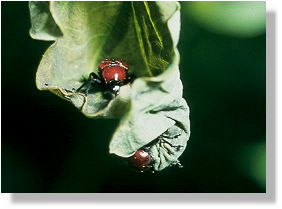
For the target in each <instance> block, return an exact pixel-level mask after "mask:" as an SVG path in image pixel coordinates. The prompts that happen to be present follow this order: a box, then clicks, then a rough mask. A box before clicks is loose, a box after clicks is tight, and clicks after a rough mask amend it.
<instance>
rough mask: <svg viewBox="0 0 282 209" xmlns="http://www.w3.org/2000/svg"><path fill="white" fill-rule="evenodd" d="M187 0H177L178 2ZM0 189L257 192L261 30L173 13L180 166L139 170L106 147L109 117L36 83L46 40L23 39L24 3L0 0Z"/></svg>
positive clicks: (261, 160) (261, 162)
mask: <svg viewBox="0 0 282 209" xmlns="http://www.w3.org/2000/svg"><path fill="white" fill-rule="evenodd" d="M189 4H191V3H182V9H183V8H184V7H186V6H189ZM1 10H2V46H1V48H2V57H1V58H2V66H1V67H2V70H1V75H2V80H1V87H2V92H1V93H2V95H1V96H2V98H1V99H2V106H1V108H2V150H1V153H2V162H1V165H2V174H1V178H2V188H1V189H2V192H11V193H14V192H265V179H264V177H265V105H266V101H265V99H266V98H265V35H264V34H263V35H258V36H254V37H249V38H246V37H244V38H239V37H237V38H236V37H234V36H230V35H220V34H216V33H212V32H209V31H208V30H206V29H205V28H204V27H201V25H200V24H198V23H197V21H195V20H194V19H193V18H190V16H189V14H187V12H186V13H185V12H183V13H182V19H181V24H182V27H181V36H180V42H179V51H180V54H181V63H180V69H181V78H182V81H183V85H184V98H185V99H186V100H187V102H188V105H189V106H190V110H191V115H190V120H191V137H190V140H189V141H188V146H187V149H186V151H185V152H184V154H183V155H182V156H181V158H180V160H181V162H182V164H183V165H184V168H182V169H179V168H177V167H172V168H167V169H166V170H164V171H162V172H159V173H155V174H152V173H138V172H136V171H135V170H132V169H130V168H129V167H128V166H127V164H125V163H124V162H123V161H121V160H120V159H119V158H117V157H115V156H112V155H109V154H108V144H109V140H110V138H111V135H112V133H113V131H114V129H115V127H116V126H117V124H118V121H112V120H93V119H88V118H86V117H84V116H83V115H82V114H81V113H80V112H79V111H78V110H76V108H75V107H73V106H72V105H71V104H70V103H68V102H66V101H64V100H62V99H60V98H59V97H57V96H55V95H54V94H52V93H50V92H45V91H39V90H37V89H36V86H35V73H36V69H37V66H38V64H39V61H40V59H41V56H42V54H43V53H44V51H45V50H46V49H47V48H48V46H49V45H50V44H51V42H44V41H37V40H33V39H31V38H30V36H29V33H28V30H29V28H30V21H29V11H28V3H27V2H2V7H1Z"/></svg>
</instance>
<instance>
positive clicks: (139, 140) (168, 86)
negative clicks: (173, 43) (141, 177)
mask: <svg viewBox="0 0 282 209" xmlns="http://www.w3.org/2000/svg"><path fill="white" fill-rule="evenodd" d="M164 133H165V134H166V135H167V139H166V141H168V142H169V143H163V141H162V140H159V137H160V136H161V135H162V134H164ZM175 136H177V137H175ZM189 136H190V122H189V108H188V106H187V104H186V101H185V100H184V99H183V98H182V84H181V80H180V78H179V70H178V68H177V67H176V68H175V66H174V65H173V64H172V65H171V66H170V68H169V69H168V71H166V73H164V74H162V75H161V76H158V77H154V78H147V79H138V80H137V81H135V82H134V84H133V85H132V91H131V108H130V111H129V112H128V113H127V114H126V115H125V116H124V117H123V119H122V121H121V123H120V125H119V127H118V128H117V130H116V131H115V133H114V135H113V138H112V140H111V142H110V153H113V154H116V155H118V156H121V157H129V156H131V155H133V154H134V153H135V151H136V150H138V149H140V148H142V147H143V146H146V145H149V144H152V142H153V144H152V145H153V146H152V145H150V146H149V147H150V153H151V155H152V157H153V159H154V160H155V162H154V165H153V166H154V169H155V170H157V171H159V170H162V169H164V168H165V167H167V166H169V165H171V164H173V163H174V162H177V161H178V158H179V156H180V155H181V154H182V153H183V151H184V150H185V147H186V143H187V140H188V139H189ZM154 141H155V143H154ZM170 144H172V145H173V146H181V149H177V148H175V147H173V146H171V145H170Z"/></svg>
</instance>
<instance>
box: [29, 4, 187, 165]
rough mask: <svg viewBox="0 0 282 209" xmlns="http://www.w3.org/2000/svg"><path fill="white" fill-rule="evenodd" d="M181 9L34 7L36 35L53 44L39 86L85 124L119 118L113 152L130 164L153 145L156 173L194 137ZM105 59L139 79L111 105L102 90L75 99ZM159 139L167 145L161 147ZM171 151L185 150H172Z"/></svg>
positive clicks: (41, 69)
mask: <svg viewBox="0 0 282 209" xmlns="http://www.w3.org/2000/svg"><path fill="white" fill-rule="evenodd" d="M179 9H180V6H179V4H178V3H177V2H117V1H114V2H75V1H72V2H63V1H60V2H50V3H46V2H42V3H41V2H31V3H30V13H31V22H32V28H31V30H30V33H31V36H32V37H33V38H35V39H41V40H54V41H55V42H54V43H53V44H52V45H51V46H50V47H49V48H48V49H47V51H46V52H45V54H44V55H43V58H42V60H41V62H40V65H39V67H38V71H37V74H36V85H37V87H38V88H39V89H41V90H50V91H52V92H53V93H55V94H57V95H59V96H60V97H62V98H64V99H66V100H68V101H70V102H72V103H73V104H74V105H75V106H76V107H77V108H78V109H80V110H81V112H82V113H83V114H84V115H86V116H87V117H91V118H96V117H104V118H121V123H120V125H119V127H118V128H117V130H116V132H115V133H114V136H113V139H112V140H111V143H110V153H114V154H117V155H119V156H122V157H128V156H130V155H132V154H133V153H134V152H135V151H136V150H137V149H139V148H140V147H142V146H144V145H147V144H148V143H151V142H154V141H156V143H153V144H152V145H151V152H152V156H154V158H156V160H155V164H154V168H155V170H161V169H163V168H165V167H167V166H168V165H170V164H171V163H173V162H176V161H177V159H178V157H179V156H180V155H181V154H182V152H183V151H184V148H185V146H186V142H187V140H188V138H189V133H190V130H189V109H188V106H187V104H186V102H185V100H184V99H183V98H182V84H181V81H180V79H179V70H178V64H179V54H178V51H177V48H176V45H177V42H178V38H179V31H180V12H179ZM105 58H121V59H123V60H124V61H125V62H127V63H128V64H129V71H130V73H132V74H134V75H135V76H136V77H137V79H136V80H135V81H134V82H133V83H132V84H129V85H125V86H122V87H121V90H120V94H119V95H118V96H117V97H115V98H114V99H112V100H109V99H107V98H106V97H105V96H104V94H103V92H99V91H90V93H89V94H88V95H87V96H86V95H85V94H83V93H80V92H77V91H76V89H78V88H79V87H80V86H81V85H82V84H83V82H84V81H83V79H84V80H85V79H86V78H88V76H89V74H90V73H91V72H97V65H98V64H99V63H100V62H101V61H102V60H104V59H105ZM162 134H165V135H167V136H168V137H167V140H166V141H167V142H169V143H161V142H160V140H158V138H159V137H160V135H162ZM175 136H177V137H175ZM172 144H173V145H174V144H176V145H181V146H183V147H182V148H183V149H175V148H174V147H170V149H169V146H168V145H172ZM172 150H174V151H172Z"/></svg>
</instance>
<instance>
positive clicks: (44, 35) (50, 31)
mask: <svg viewBox="0 0 282 209" xmlns="http://www.w3.org/2000/svg"><path fill="white" fill-rule="evenodd" d="M29 9H30V17H31V25H32V26H31V30H30V35H31V37H32V38H34V39H40V40H56V38H57V37H60V36H62V32H61V31H60V29H59V27H58V26H57V24H56V23H55V21H54V19H53V17H52V14H51V12H50V10H49V2H46V1H31V2H29Z"/></svg>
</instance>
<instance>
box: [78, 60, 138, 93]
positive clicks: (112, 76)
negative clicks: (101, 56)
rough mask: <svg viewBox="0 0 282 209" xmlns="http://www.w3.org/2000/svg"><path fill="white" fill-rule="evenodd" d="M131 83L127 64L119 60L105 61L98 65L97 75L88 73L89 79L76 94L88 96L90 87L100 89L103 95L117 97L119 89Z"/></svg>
mask: <svg viewBox="0 0 282 209" xmlns="http://www.w3.org/2000/svg"><path fill="white" fill-rule="evenodd" d="M132 81H133V77H132V76H130V75H129V73H128V64H127V63H126V62H124V61H123V60H121V59H105V60H103V61H102V62H101V63H100V64H99V65H98V75H97V74H95V73H94V72H92V73H90V75H89V79H88V81H87V82H85V83H84V84H83V85H82V86H81V87H79V88H78V89H77V92H82V93H84V94H86V95H87V94H88V92H89V90H90V89H91V87H99V88H102V89H103V91H104V92H105V93H111V94H113V95H115V96H116V95H118V94H119V90H120V87H121V86H123V85H126V84H128V83H130V82H132ZM83 89H84V90H83Z"/></svg>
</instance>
